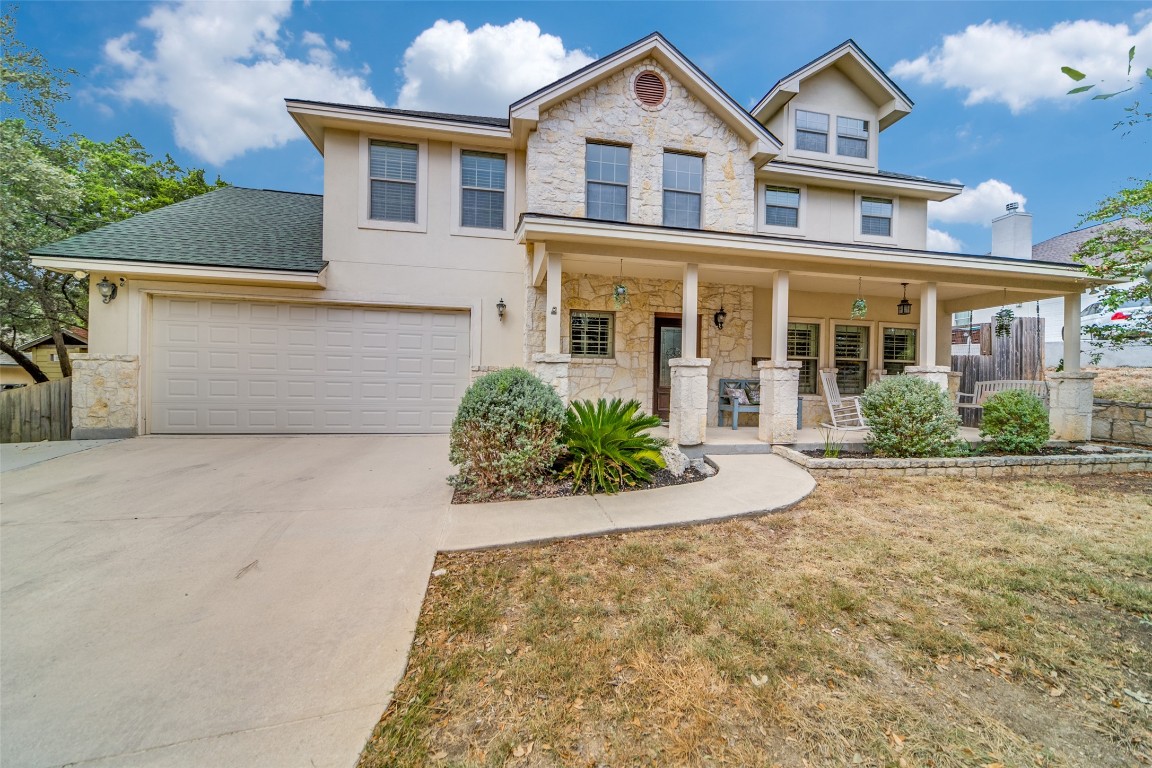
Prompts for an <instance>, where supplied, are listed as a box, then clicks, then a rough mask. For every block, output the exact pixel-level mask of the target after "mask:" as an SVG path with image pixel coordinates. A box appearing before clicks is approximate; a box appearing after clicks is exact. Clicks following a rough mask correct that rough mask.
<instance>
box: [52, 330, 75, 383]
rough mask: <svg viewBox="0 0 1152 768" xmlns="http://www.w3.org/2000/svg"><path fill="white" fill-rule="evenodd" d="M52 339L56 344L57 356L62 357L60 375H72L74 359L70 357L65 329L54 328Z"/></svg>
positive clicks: (65, 376) (66, 376)
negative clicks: (65, 339) (65, 340)
mask: <svg viewBox="0 0 1152 768" xmlns="http://www.w3.org/2000/svg"><path fill="white" fill-rule="evenodd" d="M52 341H53V342H54V343H55V344H56V357H58V358H59V359H60V375H61V376H63V377H64V378H68V377H69V376H71V375H72V359H71V358H70V357H68V345H67V344H65V343H64V331H62V330H60V329H59V328H53V329H52Z"/></svg>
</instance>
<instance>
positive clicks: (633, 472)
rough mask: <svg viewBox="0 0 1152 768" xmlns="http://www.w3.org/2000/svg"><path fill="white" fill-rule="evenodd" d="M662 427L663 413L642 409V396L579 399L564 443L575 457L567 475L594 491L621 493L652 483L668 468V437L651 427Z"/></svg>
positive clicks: (566, 427)
mask: <svg viewBox="0 0 1152 768" xmlns="http://www.w3.org/2000/svg"><path fill="white" fill-rule="evenodd" d="M659 425H660V418H659V417H658V416H649V415H648V414H645V413H644V412H642V411H641V410H640V403H639V401H637V400H629V401H628V402H624V401H623V400H619V399H614V400H604V399H600V400H597V401H596V402H592V401H591V400H578V401H576V402H574V403H572V405H571V406H570V407H569V408H568V416H567V419H566V421H565V422H564V444H565V447H566V448H567V449H568V454H569V456H570V461H569V463H568V465H567V466H566V467H565V468H564V475H566V476H570V477H571V478H572V482H573V483H574V484H575V485H576V487H580V486H582V485H587V486H588V490H589V491H590V492H591V493H596V492H597V491H598V490H599V491H604V492H606V493H616V492H617V491H619V490H620V487H621V486H622V485H635V484H636V483H637V482H648V481H650V480H651V479H652V474H651V473H652V471H654V470H657V469H660V468H662V467H663V466H664V459H663V457H662V456H661V455H660V449H661V448H663V447H664V446H666V445H668V441H667V440H661V439H659V438H656V437H652V436H651V435H649V434H648V433H647V430H649V429H651V428H652V427H657V426H659Z"/></svg>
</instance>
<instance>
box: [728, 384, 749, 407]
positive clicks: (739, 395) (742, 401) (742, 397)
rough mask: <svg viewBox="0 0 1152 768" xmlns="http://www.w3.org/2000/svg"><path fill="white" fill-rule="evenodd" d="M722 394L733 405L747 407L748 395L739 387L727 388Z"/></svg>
mask: <svg viewBox="0 0 1152 768" xmlns="http://www.w3.org/2000/svg"><path fill="white" fill-rule="evenodd" d="M724 392H725V394H727V395H728V399H729V400H731V401H732V404H733V405H748V393H747V392H745V391H744V390H743V389H741V388H740V387H728V389H726V390H724Z"/></svg>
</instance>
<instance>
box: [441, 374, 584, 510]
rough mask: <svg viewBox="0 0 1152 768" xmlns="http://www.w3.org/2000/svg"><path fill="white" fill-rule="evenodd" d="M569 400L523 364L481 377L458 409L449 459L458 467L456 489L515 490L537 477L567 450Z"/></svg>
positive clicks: (544, 473) (543, 474)
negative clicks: (562, 439)
mask: <svg viewBox="0 0 1152 768" xmlns="http://www.w3.org/2000/svg"><path fill="white" fill-rule="evenodd" d="M563 427H564V403H563V402H561V400H560V397H559V396H558V395H557V394H556V392H555V391H554V390H553V389H552V387H550V386H548V385H547V384H545V383H544V382H542V381H540V379H538V378H536V377H535V376H533V375H532V374H531V373H529V372H528V371H526V370H524V369H523V368H506V369H504V370H502V371H496V372H495V373H489V374H487V375H485V376H481V377H480V378H479V379H477V380H476V381H475V382H474V383H473V384H472V386H470V387H469V388H468V391H467V392H465V393H464V398H463V399H462V400H461V401H460V407H459V408H458V409H457V411H456V418H455V419H454V420H453V421H452V430H451V433H450V436H449V454H448V458H449V459H450V460H451V462H452V463H453V464H455V465H456V466H457V467H458V468H459V473H458V474H456V475H454V476H453V477H452V478H450V481H451V482H452V483H453V485H455V486H456V487H457V488H461V489H465V488H467V489H473V490H480V491H495V490H515V489H517V488H519V487H521V486H523V485H526V484H530V483H532V482H538V481H539V480H540V479H541V478H542V477H544V476H545V475H546V474H547V473H548V472H549V470H551V468H552V465H553V463H555V461H556V459H557V457H558V456H559V455H560V452H561V450H562V447H561V444H560V432H561V430H562V429H563Z"/></svg>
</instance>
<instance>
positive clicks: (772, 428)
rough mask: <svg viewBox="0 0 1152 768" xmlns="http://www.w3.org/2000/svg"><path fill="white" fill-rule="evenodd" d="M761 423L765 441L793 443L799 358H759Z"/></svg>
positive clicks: (763, 440)
mask: <svg viewBox="0 0 1152 768" xmlns="http://www.w3.org/2000/svg"><path fill="white" fill-rule="evenodd" d="M757 367H758V368H759V373H760V426H759V432H758V434H757V437H759V438H760V440H761V441H762V442H765V443H794V442H796V411H797V403H798V402H799V399H800V393H799V390H800V361H799V360H776V359H775V357H773V359H771V360H761V361H760V362H759V363H758V364H757Z"/></svg>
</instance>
